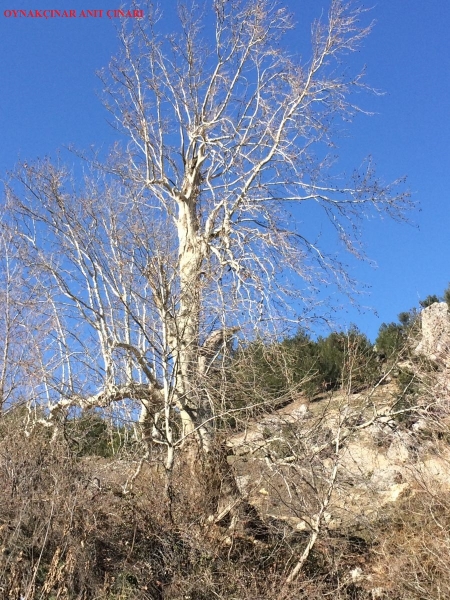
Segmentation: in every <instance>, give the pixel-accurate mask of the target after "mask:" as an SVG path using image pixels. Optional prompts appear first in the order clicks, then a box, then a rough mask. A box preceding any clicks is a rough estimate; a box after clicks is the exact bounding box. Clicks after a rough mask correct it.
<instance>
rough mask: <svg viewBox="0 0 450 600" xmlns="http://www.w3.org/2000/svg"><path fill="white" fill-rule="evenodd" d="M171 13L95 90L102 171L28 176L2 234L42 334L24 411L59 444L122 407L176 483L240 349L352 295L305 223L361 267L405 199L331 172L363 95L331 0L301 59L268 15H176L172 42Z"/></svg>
mask: <svg viewBox="0 0 450 600" xmlns="http://www.w3.org/2000/svg"><path fill="white" fill-rule="evenodd" d="M164 11H165V9H163V10H162V13H161V14H160V13H159V11H158V10H157V9H155V8H154V7H153V6H152V5H149V6H148V7H147V9H146V11H145V13H146V15H145V18H144V19H142V20H136V21H134V22H130V23H127V24H126V25H125V26H124V28H123V30H122V31H121V33H120V51H119V53H118V55H117V57H115V58H113V59H112V61H111V63H110V65H109V69H107V70H105V72H104V73H103V75H102V80H103V82H104V87H105V105H106V108H107V110H108V111H109V114H110V117H111V121H112V124H113V125H114V126H115V127H117V129H118V131H119V132H120V133H121V137H120V139H119V141H118V143H117V145H116V146H115V147H114V148H113V149H112V150H111V152H110V154H109V156H108V157H107V159H106V160H104V159H101V160H100V158H98V157H97V156H93V157H92V156H90V157H87V156H84V157H82V158H84V159H85V160H86V161H87V162H86V165H89V168H85V173H86V175H85V178H84V180H83V181H80V179H79V178H75V177H74V176H73V175H71V174H70V173H69V172H68V171H67V170H66V169H65V168H64V167H62V166H61V165H58V164H54V163H52V162H50V161H42V162H38V163H35V164H28V165H23V166H22V167H21V168H20V169H19V170H18V172H17V173H16V174H15V176H14V177H13V178H12V180H11V182H10V183H9V185H8V187H7V211H6V213H5V218H4V226H5V227H7V228H8V236H9V237H8V244H10V245H12V247H13V248H14V261H13V262H14V265H20V269H21V282H22V283H21V286H22V287H21V292H20V294H22V295H23V293H24V292H23V289H24V286H25V287H26V288H27V289H28V290H29V292H30V294H29V297H32V298H33V306H34V305H36V307H37V309H36V310H37V313H33V311H31V313H30V315H32V314H38V316H39V319H38V320H39V323H38V324H37V325H36V329H35V331H36V335H35V336H34V338H33V340H34V341H33V344H34V348H33V356H35V359H34V361H33V367H32V371H33V377H32V378H31V380H30V383H29V385H28V388H27V390H26V393H25V391H24V390H23V389H22V391H21V392H20V397H21V398H24V397H26V398H27V399H32V400H34V401H35V402H36V403H37V404H38V405H39V406H41V407H46V410H47V413H46V416H45V419H46V420H47V421H48V422H49V423H51V424H55V426H56V424H57V423H58V421H59V419H60V418H61V416H62V415H64V414H66V413H67V411H68V410H69V409H71V408H73V407H78V408H81V409H87V408H105V407H108V406H111V405H113V404H116V403H117V406H122V407H123V406H131V412H130V414H131V415H132V416H134V415H136V423H137V424H138V425H137V426H138V427H140V431H141V435H142V437H143V439H144V441H145V443H146V444H147V447H151V446H153V445H159V446H160V447H163V448H164V449H165V452H164V455H165V464H166V467H167V469H168V470H170V469H171V468H172V466H173V464H174V460H175V458H176V455H177V450H178V449H180V448H182V447H186V446H187V447H191V448H192V447H194V448H197V449H200V451H201V452H202V453H207V452H208V450H209V449H210V447H211V444H212V441H213V439H214V432H215V427H216V417H217V414H218V413H220V410H221V406H224V405H225V404H224V403H221V399H222V400H223V398H226V393H227V392H226V381H225V383H224V379H223V378H220V376H219V375H218V372H220V365H221V364H222V365H225V364H227V353H228V351H229V348H230V345H231V344H232V343H233V339H236V338H243V339H245V338H246V337H247V336H249V337H250V338H251V337H252V336H255V335H256V333H257V332H259V333H260V334H261V332H262V331H263V330H264V332H266V333H270V332H271V333H275V332H276V331H277V328H278V325H279V323H281V322H283V319H287V318H293V319H295V317H296V315H295V312H297V313H298V312H299V311H300V310H301V303H302V302H306V301H307V300H308V301H309V299H310V297H311V293H314V290H315V289H317V288H319V287H320V285H321V283H322V282H324V281H330V280H334V281H336V282H338V283H342V282H344V283H345V280H346V273H345V270H344V269H343V268H342V267H341V265H340V263H339V262H337V260H336V259H335V258H333V255H334V253H335V250H336V247H335V246H334V247H333V251H332V254H330V252H329V249H330V247H331V246H330V242H329V240H327V248H328V251H327V250H326V249H325V248H323V247H321V245H320V237H317V236H316V234H315V233H314V228H313V227H312V226H310V225H309V223H308V219H311V218H315V219H321V223H327V225H323V226H324V227H325V230H326V232H327V236H329V235H331V233H334V234H335V238H336V243H338V244H342V245H343V247H344V248H345V249H346V250H347V251H349V252H353V253H355V254H357V255H359V253H360V248H359V234H358V232H359V222H360V219H361V217H363V216H366V215H367V214H371V213H377V212H378V213H381V214H386V213H387V214H388V215H389V216H392V217H394V218H398V217H401V216H402V211H403V209H404V208H405V207H406V205H407V195H406V194H405V193H404V192H402V191H401V189H400V190H399V189H398V182H394V183H393V184H392V185H383V184H382V183H381V182H380V181H379V180H378V179H377V178H376V176H375V174H374V170H373V167H372V164H371V162H370V161H366V162H363V163H362V164H363V167H362V168H360V169H359V170H355V171H354V172H352V173H351V174H350V175H348V176H346V175H345V174H344V175H342V176H339V171H338V168H337V165H336V164H335V154H336V150H335V132H336V126H339V127H340V126H341V124H342V122H345V121H348V120H350V119H351V117H352V116H353V115H354V114H355V112H357V111H358V107H357V106H356V105H355V92H357V91H360V90H361V89H365V83H364V80H363V79H362V77H361V74H360V73H359V72H358V73H356V74H351V66H350V67H349V66H348V65H347V64H346V61H347V59H348V58H349V57H350V56H351V53H353V52H354V51H355V50H357V49H358V48H359V46H360V43H361V41H362V40H363V39H364V38H365V36H366V35H367V34H368V33H369V31H370V26H367V27H365V26H364V25H361V23H360V20H364V19H365V16H366V15H365V14H364V11H363V10H361V9H359V8H357V7H354V6H352V4H351V3H346V2H341V1H340V0H332V1H331V6H330V9H329V12H328V16H327V17H326V18H325V17H323V18H321V19H320V20H318V21H317V22H316V23H315V24H314V25H313V27H312V38H311V44H310V52H309V55H308V56H307V57H304V58H302V57H301V56H300V53H298V52H297V51H296V50H295V48H293V47H292V40H293V33H292V32H294V31H295V24H294V23H293V21H292V19H291V17H290V15H289V12H288V10H287V9H286V8H284V7H283V6H282V4H281V3H280V4H279V3H277V2H274V1H273V0H214V1H213V2H211V3H205V5H203V3H200V6H199V5H197V4H195V3H191V2H180V3H179V5H178V18H179V21H178V26H177V28H176V30H175V31H174V33H173V34H172V35H162V34H161V33H159V26H160V23H161V22H164V18H165V15H164ZM286 36H288V38H286ZM286 39H289V40H290V43H291V46H289V45H288V44H287V42H286ZM329 152H332V154H333V156H330V155H329ZM5 235H6V233H5ZM11 268H13V267H12V265H11V261H10V264H9V269H10V270H11ZM14 268H16V267H14ZM17 268H18V267H17ZM27 318H28V321H29V319H30V318H31V316H29V317H27ZM28 321H27V322H28ZM28 343H30V341H29V340H28ZM9 356H13V353H12V351H11V352H10V355H9ZM7 361H8V356H5V360H4V362H5V365H2V369H3V368H4V369H6V368H7V364H6V363H7ZM30 369H31V367H30ZM2 372H3V371H2ZM225 380H226V378H225ZM3 387H4V386H3V384H2V388H1V389H3ZM9 401H11V398H9ZM250 401H251V399H250ZM133 407H134V408H133ZM139 424H140V425H139Z"/></svg>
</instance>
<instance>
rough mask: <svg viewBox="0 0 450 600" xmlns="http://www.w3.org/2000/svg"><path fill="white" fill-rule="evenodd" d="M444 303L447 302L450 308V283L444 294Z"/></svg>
mask: <svg viewBox="0 0 450 600" xmlns="http://www.w3.org/2000/svg"><path fill="white" fill-rule="evenodd" d="M444 302H447V305H448V307H449V308H450V283H449V284H448V287H447V289H446V290H445V292H444Z"/></svg>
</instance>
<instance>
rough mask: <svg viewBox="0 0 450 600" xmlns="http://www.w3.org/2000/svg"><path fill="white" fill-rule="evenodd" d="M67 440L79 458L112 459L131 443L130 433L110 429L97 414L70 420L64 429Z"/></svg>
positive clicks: (90, 413) (119, 428)
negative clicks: (96, 457) (97, 457)
mask: <svg viewBox="0 0 450 600" xmlns="http://www.w3.org/2000/svg"><path fill="white" fill-rule="evenodd" d="M64 434H65V438H66V440H67V441H68V443H69V445H70V447H71V449H72V450H73V452H75V453H76V454H77V455H78V456H90V455H94V456H103V457H104V458H110V457H112V456H114V455H115V454H117V452H118V451H119V450H120V449H121V448H123V447H124V446H125V445H128V444H129V443H130V439H129V438H130V432H129V431H128V430H127V429H126V428H125V427H115V428H113V429H112V428H110V427H109V426H108V423H107V422H106V421H105V420H104V419H102V417H101V416H100V415H99V414H98V413H95V412H86V413H84V414H83V415H82V416H81V417H77V418H73V419H69V420H67V421H66V423H65V427H64Z"/></svg>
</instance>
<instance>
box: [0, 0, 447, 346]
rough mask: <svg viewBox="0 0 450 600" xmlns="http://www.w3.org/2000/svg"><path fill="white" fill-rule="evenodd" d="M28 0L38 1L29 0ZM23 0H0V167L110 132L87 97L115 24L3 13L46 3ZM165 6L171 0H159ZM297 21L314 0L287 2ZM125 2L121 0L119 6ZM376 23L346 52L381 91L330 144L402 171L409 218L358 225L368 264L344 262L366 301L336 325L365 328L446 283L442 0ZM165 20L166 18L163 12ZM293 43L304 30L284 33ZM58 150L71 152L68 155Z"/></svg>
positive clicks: (66, 3)
mask: <svg viewBox="0 0 450 600" xmlns="http://www.w3.org/2000/svg"><path fill="white" fill-rule="evenodd" d="M38 4H39V3H38ZM38 4H36V2H33V3H30V2H28V1H27V0H11V1H8V2H5V0H3V2H2V3H1V11H0V82H1V93H0V133H1V141H0V173H1V174H2V176H3V174H4V173H5V172H6V171H7V170H8V169H12V168H13V167H14V165H15V164H16V163H17V162H18V160H25V159H26V160H33V159H35V158H37V157H43V156H51V157H56V155H57V150H58V149H60V148H63V147H64V146H69V145H71V144H74V145H75V146H76V147H78V148H82V149H86V148H88V147H90V146H91V145H94V146H96V147H99V146H100V147H104V148H107V147H108V146H109V145H110V144H111V143H112V142H113V141H114V139H115V135H116V134H115V132H114V131H113V130H112V129H111V128H110V126H109V125H108V123H107V113H106V111H105V110H104V109H103V107H102V105H101V102H100V101H99V99H98V94H99V92H100V89H101V88H100V84H99V81H98V80H97V78H96V75H95V72H96V71H97V70H98V69H100V68H101V67H103V66H106V65H107V63H108V61H109V58H110V57H111V55H112V54H114V52H115V50H116V48H117V42H116V36H115V30H114V22H113V21H111V20H109V19H108V18H101V19H85V20H83V19H79V18H77V19H48V20H45V19H31V18H26V19H24V18H22V19H14V18H6V17H5V16H4V15H3V11H4V10H7V9H15V10H19V9H26V10H30V9H33V10H34V9H36V8H41V9H42V10H43V9H45V8H50V9H51V8H52V7H53V8H54V6H53V4H52V5H50V4H51V3H50V4H48V3H40V5H39V6H38ZM161 4H162V7H163V10H164V11H165V12H166V14H168V15H174V8H175V0H165V2H163V3H161ZM287 4H288V6H289V7H290V9H291V10H292V11H293V12H294V14H295V18H296V20H297V21H298V22H299V23H300V24H301V27H300V31H301V32H303V33H306V34H307V33H308V31H309V27H310V23H311V20H312V19H313V18H314V17H315V16H317V15H318V14H319V13H320V7H321V6H326V2H325V0H320V1H319V0H287ZM57 5H58V6H57V8H59V9H64V8H66V9H75V10H77V11H80V10H81V9H103V10H105V11H106V10H108V9H114V8H117V5H116V4H114V3H112V2H106V1H105V0H100V1H97V0H96V2H95V3H90V2H86V3H83V2H81V1H80V0H59V1H58V2H57ZM125 6H126V7H127V8H131V3H130V6H128V5H125ZM371 16H372V18H373V19H375V20H376V26H375V28H374V31H373V33H372V34H371V36H370V37H369V38H368V39H367V40H366V42H365V44H364V46H363V48H362V49H361V52H360V53H359V55H358V57H357V60H360V61H361V64H363V63H365V64H366V65H367V74H368V75H367V81H368V83H370V84H371V85H372V86H374V87H376V88H378V89H381V90H383V91H384V92H386V93H385V95H384V96H383V97H375V96H367V97H364V98H363V105H364V107H365V108H366V109H367V110H372V111H374V112H376V113H377V114H376V115H375V116H373V117H370V118H369V117H362V116H360V117H358V118H357V119H356V120H355V122H354V123H353V124H351V125H350V126H349V129H348V134H349V136H350V137H349V138H348V139H343V140H341V141H340V142H339V145H340V147H341V155H342V157H343V159H344V161H345V163H346V164H354V165H355V166H358V165H359V164H360V163H361V161H362V159H363V157H364V156H366V155H368V154H371V155H372V156H373V157H374V159H375V162H376V164H377V167H378V171H379V173H380V174H381V175H383V178H384V179H385V180H386V181H387V180H393V179H395V178H397V177H399V176H402V175H407V176H408V187H409V188H410V190H411V192H412V193H413V199H414V200H415V201H417V202H418V203H420V209H421V210H420V212H419V211H417V212H416V213H415V214H412V215H411V218H412V220H413V221H414V222H415V224H416V227H412V226H399V225H396V224H394V223H390V222H389V221H383V222H376V221H371V222H370V223H367V228H366V232H365V239H366V249H367V253H368V255H369V256H370V257H371V258H372V259H373V260H374V261H375V262H376V263H377V268H376V269H372V268H370V266H369V265H368V264H361V265H357V266H356V267H354V271H353V274H354V275H356V277H358V278H359V279H360V280H361V281H362V282H364V283H366V284H368V285H369V286H371V289H370V293H369V294H367V295H365V296H364V297H363V298H361V303H362V304H363V305H366V306H370V307H372V308H373V309H375V310H376V311H377V313H378V316H377V315H375V314H374V313H373V312H371V311H362V313H359V312H358V311H356V310H355V309H353V308H350V309H346V310H342V312H341V313H340V316H339V321H340V323H342V324H346V323H347V324H348V323H350V322H356V323H357V324H358V325H359V326H360V328H361V329H362V330H363V331H365V332H366V333H368V334H369V336H370V337H371V338H373V337H374V336H375V335H376V332H377V330H378V327H379V325H380V324H381V322H382V321H391V320H395V318H396V315H397V314H398V313H399V312H400V311H402V310H406V309H408V308H410V307H412V306H417V303H418V300H419V299H421V298H424V297H426V296H427V295H428V294H431V293H437V294H440V293H442V291H443V290H444V289H445V288H446V286H447V284H448V282H449V281H450V267H449V257H450V235H449V232H450V202H449V195H450V193H449V189H448V181H449V179H450V169H449V167H450V164H449V163H450V118H449V117H450V35H448V31H449V27H450V2H447V1H444V0H430V1H428V2H424V1H423V0H409V1H408V2H406V1H405V0H380V1H379V2H378V3H377V4H376V5H375V6H374V8H373V10H372V11H371ZM170 18H173V17H170V16H169V19H170ZM291 43H292V45H293V49H294V48H295V46H296V45H297V44H298V47H299V48H301V47H305V46H304V44H305V40H304V39H302V40H301V39H300V38H296V37H295V36H293V37H292V41H291ZM63 158H64V160H65V161H68V162H69V163H70V161H73V162H75V159H74V158H73V157H71V156H70V155H66V154H65V155H64V157H63Z"/></svg>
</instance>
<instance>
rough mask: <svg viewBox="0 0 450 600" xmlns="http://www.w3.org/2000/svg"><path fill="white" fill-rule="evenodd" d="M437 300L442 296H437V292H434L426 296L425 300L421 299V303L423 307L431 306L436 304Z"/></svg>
mask: <svg viewBox="0 0 450 600" xmlns="http://www.w3.org/2000/svg"><path fill="white" fill-rule="evenodd" d="M436 302H440V298H439V297H438V296H436V294H432V295H430V296H427V297H426V298H425V300H420V301H419V304H420V306H421V307H422V308H427V307H428V306H431V305H432V304H435V303H436Z"/></svg>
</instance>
